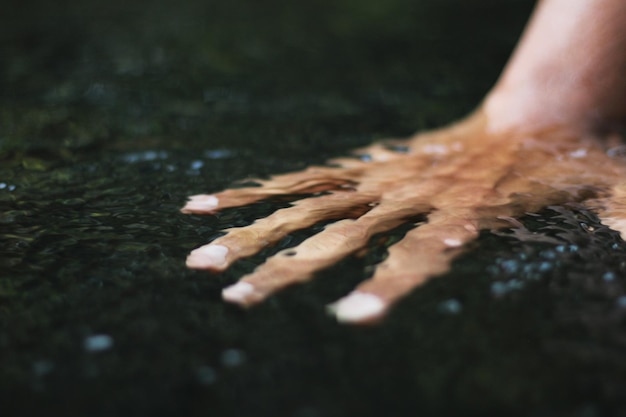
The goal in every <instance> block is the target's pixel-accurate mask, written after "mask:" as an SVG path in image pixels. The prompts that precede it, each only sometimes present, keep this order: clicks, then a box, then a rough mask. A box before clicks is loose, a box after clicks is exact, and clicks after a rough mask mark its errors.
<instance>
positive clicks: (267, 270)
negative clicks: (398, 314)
mask: <svg viewBox="0 0 626 417" xmlns="http://www.w3.org/2000/svg"><path fill="white" fill-rule="evenodd" d="M422 209H423V207H420V206H419V205H411V206H410V207H409V206H407V207H395V206H393V205H389V206H383V205H382V204H381V205H380V206H377V207H376V208H374V209H372V210H371V211H369V212H368V213H366V214H365V215H363V216H361V217H360V218H359V219H357V220H342V221H339V222H336V223H333V224H331V225H329V226H327V227H326V228H325V229H324V230H323V231H322V232H320V233H318V234H317V235H315V236H313V237H311V238H309V239H307V240H305V241H304V242H302V243H301V244H300V245H298V246H296V247H294V248H291V249H286V250H284V251H281V252H279V253H278V254H276V255H275V256H273V257H271V258H270V259H268V260H267V262H266V263H265V264H263V265H261V266H260V267H258V268H257V269H256V270H255V271H254V272H253V273H252V274H250V275H248V276H246V277H244V278H242V279H241V280H240V281H239V282H238V283H236V284H234V285H232V286H230V287H228V288H226V289H224V291H223V293H222V294H223V297H224V299H225V300H227V301H230V302H234V303H237V304H241V305H244V306H248V305H252V304H255V303H257V302H259V301H262V300H263V299H265V298H267V297H268V296H270V295H272V294H273V293H275V292H277V291H278V290H280V289H282V288H284V287H286V286H288V285H292V284H294V283H298V282H303V281H307V280H309V279H310V278H311V277H312V276H313V273H314V272H316V271H318V270H321V269H323V268H326V267H329V266H331V265H333V264H335V263H336V262H338V261H340V260H341V259H343V258H345V257H346V256H348V255H350V254H351V253H354V252H355V251H357V250H358V249H361V248H362V247H364V246H365V245H366V244H367V243H368V241H369V240H370V238H371V237H372V236H373V235H374V234H376V233H381V232H384V231H388V230H391V229H393V228H394V227H397V226H399V225H401V224H402V223H404V222H406V220H407V218H408V217H410V216H415V215H416V214H418V213H419V210H422Z"/></svg>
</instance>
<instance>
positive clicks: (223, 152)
mask: <svg viewBox="0 0 626 417" xmlns="http://www.w3.org/2000/svg"><path fill="white" fill-rule="evenodd" d="M234 155H235V153H234V152H233V151H230V150H228V149H214V150H211V151H206V152H204V156H206V157H207V158H209V159H224V158H230V157H232V156H234Z"/></svg>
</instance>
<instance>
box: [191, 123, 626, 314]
mask: <svg viewBox="0 0 626 417" xmlns="http://www.w3.org/2000/svg"><path fill="white" fill-rule="evenodd" d="M579 136H580V135H572V134H568V133H567V132H565V130H564V129H554V130H551V131H544V132H539V133H535V134H522V133H519V132H517V133H507V134H504V133H499V134H489V133H488V132H487V129H486V128H485V118H484V116H482V114H481V113H480V112H478V113H476V114H475V115H473V116H472V117H470V118H469V119H467V120H465V121H463V122H461V123H459V124H456V125H453V126H451V127H448V128H446V129H442V130H439V131H434V132H429V133H424V134H418V135H417V136H415V137H414V138H412V139H410V140H408V141H406V142H395V143H393V144H392V146H390V145H389V144H388V145H387V146H384V145H373V146H370V147H368V148H365V149H361V150H359V151H358V152H357V154H359V155H362V157H361V158H360V159H357V158H344V159H337V160H333V161H330V162H331V166H327V167H311V168H308V169H306V170H304V171H301V172H295V173H289V174H284V175H278V176H275V177H273V178H272V179H270V180H268V181H260V183H261V187H253V188H241V189H232V190H226V191H223V192H220V193H217V194H215V195H196V196H193V197H191V198H190V200H189V202H188V203H187V205H186V206H185V207H184V208H183V209H182V211H183V212H184V213H195V214H210V213H214V212H217V211H219V210H221V209H224V208H227V207H238V206H243V205H246V204H250V203H253V202H255V201H259V200H263V199H266V198H268V197H272V196H276V195H287V194H289V195H294V194H307V195H311V193H320V194H316V195H315V196H314V197H307V198H303V199H300V200H298V201H296V202H295V203H293V204H292V205H291V207H288V208H284V209H281V210H278V211H276V212H275V213H274V214H272V215H270V216H268V217H266V218H263V219H260V220H257V221H256V222H255V223H253V224H252V225H250V226H247V227H241V228H234V229H228V230H226V232H228V233H227V234H226V235H225V236H222V237H220V238H218V239H216V240H214V241H213V242H211V243H210V244H208V245H205V246H202V247H199V248H198V249H195V250H194V251H192V252H191V254H190V255H189V257H188V258H187V265H188V266H189V267H190V268H197V269H206V270H210V271H223V270H225V269H226V268H228V267H229V266H230V265H231V264H232V263H233V262H235V261H236V260H238V259H241V258H243V257H246V256H250V255H253V254H255V253H257V252H259V251H260V250H261V249H263V248H265V247H267V246H268V245H272V244H273V243H275V242H277V241H279V240H280V239H282V238H283V237H285V236H286V235H288V234H289V233H291V232H293V231H295V230H298V229H304V228H308V227H311V226H313V225H315V224H316V223H319V222H323V221H329V220H336V221H335V222H334V223H331V224H330V225H329V226H327V227H325V228H324V229H323V230H322V231H321V232H319V233H318V234H316V235H314V236H312V237H311V238H309V239H307V240H305V241H304V242H303V243H301V244H300V245H298V246H296V247H294V248H290V249H286V250H283V251H280V252H279V253H277V254H276V255H275V256H273V257H271V258H269V259H268V260H267V262H265V263H264V264H263V265H261V266H259V267H258V268H257V269H256V270H255V271H254V272H253V273H252V274H250V275H248V276H245V277H243V278H242V279H241V280H240V281H239V282H238V283H236V284H234V285H232V286H230V287H228V288H226V289H224V291H223V297H224V299H225V300H227V301H230V302H234V303H237V304H240V305H243V306H250V305H253V304H255V303H258V302H260V301H263V300H264V299H265V298H267V297H268V296H270V295H272V294H274V293H275V292H277V291H278V290H280V289H282V288H284V287H286V286H288V285H292V284H294V283H298V282H304V281H306V280H309V279H310V278H311V277H312V276H313V274H314V273H315V272H316V271H318V270H320V269H323V268H325V267H328V266H330V265H332V264H334V263H336V262H338V261H339V260H341V259H343V258H344V257H346V256H348V255H350V254H352V253H354V252H356V251H358V250H359V249H362V248H363V247H364V246H366V245H367V243H368V241H369V240H370V238H371V237H372V236H373V235H375V234H377V233H381V232H386V231H389V230H391V229H393V228H395V227H397V226H400V225H402V224H405V223H407V222H415V221H416V220H417V219H421V220H422V221H421V222H420V223H418V224H417V226H416V227H415V228H414V229H412V230H410V231H409V232H408V233H407V234H406V236H405V237H404V238H403V239H402V240H401V241H400V242H398V243H396V244H395V245H393V246H391V247H390V249H389V256H388V258H387V259H386V260H385V261H384V262H382V263H381V264H379V265H378V267H377V268H376V271H375V273H374V275H373V276H372V277H371V278H370V279H368V280H367V281H365V282H363V283H361V284H360V285H359V286H358V287H357V288H356V289H355V290H354V291H353V292H352V293H351V294H349V295H347V296H346V297H344V298H342V299H340V300H339V301H338V302H336V303H335V304H333V305H332V306H331V310H332V311H333V312H334V313H335V315H336V316H337V319H338V320H339V321H342V322H354V323H366V322H372V321H375V320H377V319H379V318H380V317H382V316H383V315H384V314H385V312H386V311H387V310H388V309H389V308H390V306H392V305H393V303H394V302H396V301H397V300H398V299H400V298H401V297H403V296H404V295H405V294H407V293H408V292H409V291H411V290H413V289H414V288H416V287H418V286H419V285H421V284H423V283H424V282H426V281H427V280H429V279H431V278H432V277H434V276H437V275H440V274H442V273H444V272H446V271H448V270H449V268H450V264H451V262H452V260H453V259H454V258H455V257H456V256H458V255H459V253H461V252H462V251H463V248H464V246H465V245H466V244H467V243H468V242H470V241H472V240H473V239H476V237H477V236H478V233H479V231H480V230H485V229H495V228H504V227H517V226H521V225H520V224H519V222H517V221H516V220H515V219H516V218H517V217H519V216H522V215H524V214H525V213H528V212H536V211H538V210H540V209H542V208H543V207H546V206H548V205H554V204H564V203H567V202H581V203H583V204H585V205H586V206H587V207H588V208H589V209H591V210H594V211H595V212H596V213H597V214H598V215H599V217H600V218H601V220H602V221H604V222H605V224H607V225H609V226H611V227H613V228H614V229H616V230H618V231H620V232H622V233H623V236H625V235H624V233H626V198H625V197H626V181H625V180H624V179H626V166H625V164H623V161H621V160H620V158H616V157H612V156H609V155H611V152H609V153H608V154H607V145H606V143H603V142H600V141H599V140H598V139H594V138H585V137H583V138H581V137H579ZM394 149H395V150H394ZM400 150H401V151H400ZM613 153H615V152H613ZM322 192H323V193H322ZM423 220H426V221H425V222H424V221H423Z"/></svg>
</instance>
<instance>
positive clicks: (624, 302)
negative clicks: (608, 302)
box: [617, 295, 626, 308]
mask: <svg viewBox="0 0 626 417" xmlns="http://www.w3.org/2000/svg"><path fill="white" fill-rule="evenodd" d="M617 306H618V307H619V308H626V295H622V296H621V297H619V298H618V299H617Z"/></svg>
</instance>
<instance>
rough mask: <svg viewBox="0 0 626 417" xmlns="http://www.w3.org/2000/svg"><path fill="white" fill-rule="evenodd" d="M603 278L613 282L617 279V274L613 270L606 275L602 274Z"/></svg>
mask: <svg viewBox="0 0 626 417" xmlns="http://www.w3.org/2000/svg"><path fill="white" fill-rule="evenodd" d="M602 279H603V280H605V281H606V282H611V281H614V280H615V274H614V273H613V272H610V271H609V272H605V273H604V275H602Z"/></svg>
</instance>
